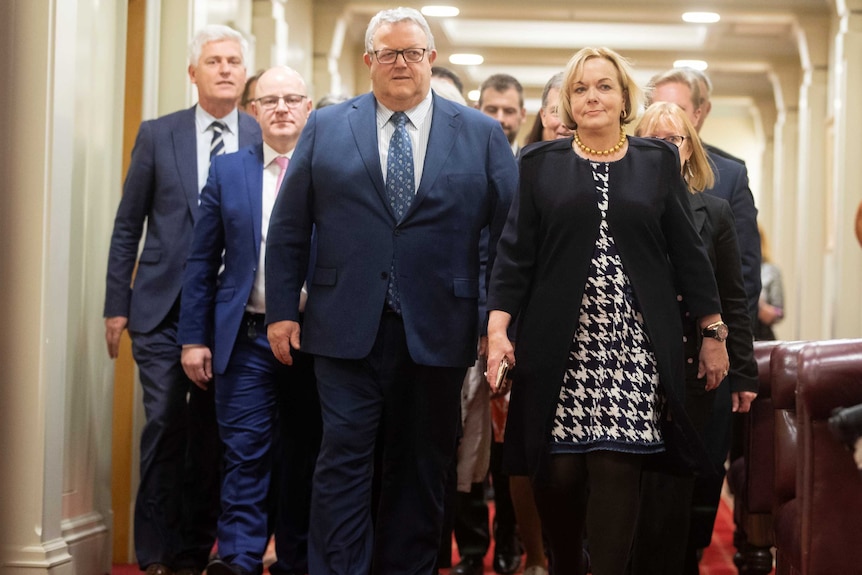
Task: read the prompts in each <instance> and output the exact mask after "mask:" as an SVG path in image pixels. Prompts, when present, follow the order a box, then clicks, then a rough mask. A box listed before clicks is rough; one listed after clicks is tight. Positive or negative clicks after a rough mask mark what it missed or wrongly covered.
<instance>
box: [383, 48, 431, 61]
mask: <svg viewBox="0 0 862 575" xmlns="http://www.w3.org/2000/svg"><path fill="white" fill-rule="evenodd" d="M427 51H428V49H427V48H406V49H404V50H374V57H375V58H377V61H378V62H380V63H381V64H394V63H395V60H397V59H398V55H399V54H400V55H401V56H402V57H403V58H404V61H405V62H407V63H409V64H415V63H416V62H421V61H422V59H423V58H424V57H425V52H427Z"/></svg>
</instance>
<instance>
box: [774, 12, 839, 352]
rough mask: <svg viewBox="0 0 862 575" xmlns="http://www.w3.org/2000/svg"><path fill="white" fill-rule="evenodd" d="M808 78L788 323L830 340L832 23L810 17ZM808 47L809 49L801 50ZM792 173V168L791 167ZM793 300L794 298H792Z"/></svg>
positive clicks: (802, 98)
mask: <svg viewBox="0 0 862 575" xmlns="http://www.w3.org/2000/svg"><path fill="white" fill-rule="evenodd" d="M801 36H802V42H801V44H802V47H801V48H800V51H801V52H802V53H803V55H806V54H807V56H808V61H807V62H806V61H805V60H803V80H802V86H801V87H800V90H799V147H798V152H797V154H798V155H797V161H796V166H797V169H798V172H797V177H798V197H797V202H796V222H795V223H796V242H797V243H796V262H795V264H796V268H795V270H794V273H793V275H792V276H788V278H787V279H789V280H790V281H788V282H787V284H788V285H787V286H786V287H785V299H786V300H787V299H790V301H793V302H794V303H795V305H796V310H793V309H792V307H791V309H790V312H791V313H794V312H795V313H796V314H797V315H796V316H793V315H790V316H789V317H788V320H786V321H789V322H792V324H793V325H794V326H795V327H796V332H795V335H796V336H798V337H799V338H801V339H825V338H828V337H829V333H830V330H829V326H828V320H827V318H825V317H824V314H823V298H824V295H825V292H824V282H825V275H826V269H827V267H828V263H827V261H826V259H825V257H824V256H825V252H826V214H827V202H826V201H825V198H824V189H825V187H826V182H827V171H826V166H827V163H828V160H827V159H826V157H825V155H824V150H825V149H826V141H827V138H826V131H827V112H828V106H827V93H828V89H827V87H828V60H829V59H828V49H829V40H828V37H829V21H828V20H827V19H822V18H809V19H806V20H804V21H803V22H802V31H801ZM803 47H804V50H803V49H802V48H803ZM787 168H788V169H793V164H788V165H787ZM788 296H789V298H788Z"/></svg>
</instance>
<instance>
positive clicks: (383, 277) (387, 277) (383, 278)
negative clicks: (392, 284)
mask: <svg viewBox="0 0 862 575" xmlns="http://www.w3.org/2000/svg"><path fill="white" fill-rule="evenodd" d="M380 279H382V280H388V279H389V274H388V273H387V272H380Z"/></svg>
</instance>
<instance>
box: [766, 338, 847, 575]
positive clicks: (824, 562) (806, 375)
mask: <svg viewBox="0 0 862 575" xmlns="http://www.w3.org/2000/svg"><path fill="white" fill-rule="evenodd" d="M770 369H771V370H772V395H773V401H774V404H775V498H776V499H775V507H774V511H773V516H774V521H773V528H774V542H775V546H776V555H777V564H776V573H777V575H835V574H844V573H859V572H860V570H862V568H860V566H862V550H860V547H859V537H860V534H862V477H860V475H859V473H858V471H857V470H856V467H855V465H854V463H853V458H852V455H851V454H850V453H849V452H848V451H847V449H846V448H845V447H844V446H843V445H842V444H841V443H840V442H838V440H836V439H835V438H834V437H833V436H832V434H831V433H830V432H829V429H828V425H827V420H828V419H829V415H830V413H831V411H832V410H833V409H834V408H836V407H844V406H849V405H855V404H858V403H862V339H857V340H830V341H819V342H810V343H806V344H802V345H800V346H799V347H794V346H792V345H791V346H788V347H786V348H784V346H778V347H776V348H775V350H773V353H772V359H771V363H770Z"/></svg>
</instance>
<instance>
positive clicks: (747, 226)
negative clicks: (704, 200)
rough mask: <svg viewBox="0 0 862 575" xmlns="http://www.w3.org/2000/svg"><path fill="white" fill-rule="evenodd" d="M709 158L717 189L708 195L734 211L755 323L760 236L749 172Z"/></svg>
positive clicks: (711, 155)
mask: <svg viewBox="0 0 862 575" xmlns="http://www.w3.org/2000/svg"><path fill="white" fill-rule="evenodd" d="M707 155H708V156H709V160H710V163H711V164H712V167H713V171H714V172H715V185H714V186H713V187H712V188H710V189H708V190H706V193H708V194H711V195H713V196H716V197H719V198H721V199H722V200H725V201H727V203H729V204H730V209H731V210H732V211H733V219H734V221H735V222H736V235H737V237H738V238H739V252H740V256H741V258H742V278H743V281H744V282H745V294H746V297H747V299H748V313H749V314H750V316H751V318H752V321H753V319H754V318H756V317H757V301H758V300H759V299H760V232H759V231H757V208H756V207H755V206H754V196H753V195H752V193H751V189H750V188H749V187H748V170H747V169H746V167H745V164H742V163H740V162H738V161H734V160H730V159H728V158H726V157H724V156H722V155H720V154H718V153H714V152H708V153H707Z"/></svg>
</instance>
